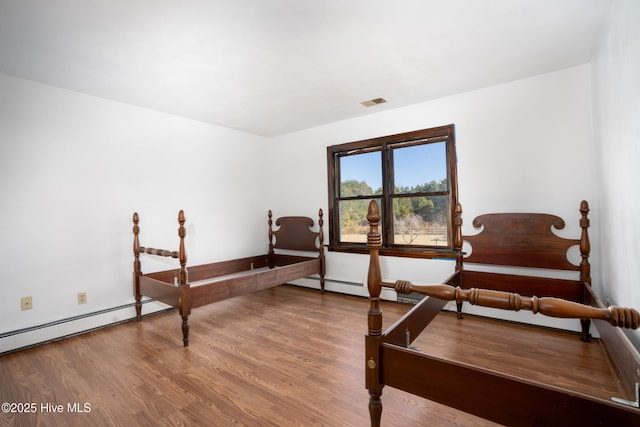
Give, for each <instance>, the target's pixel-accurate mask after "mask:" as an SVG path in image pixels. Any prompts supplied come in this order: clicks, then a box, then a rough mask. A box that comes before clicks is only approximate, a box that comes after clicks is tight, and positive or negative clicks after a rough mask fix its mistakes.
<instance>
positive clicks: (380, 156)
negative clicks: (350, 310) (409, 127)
mask: <svg viewBox="0 0 640 427" xmlns="http://www.w3.org/2000/svg"><path fill="white" fill-rule="evenodd" d="M327 163H328V172H329V249H330V250H338V251H348V252H366V251H367V250H368V249H367V233H368V232H369V226H368V225H369V224H368V222H367V208H368V205H369V202H370V201H371V200H375V201H376V202H377V203H378V207H379V208H380V214H381V220H380V225H381V228H382V230H381V234H382V248H381V251H380V253H381V254H383V255H385V254H386V255H397V256H413V257H436V256H451V251H452V250H453V231H452V224H453V215H454V208H455V205H456V203H457V199H458V197H457V176H456V158H455V136H454V126H453V125H448V126H441V127H437V128H431V129H424V130H419V131H414V132H408V133H403V134H398V135H391V136H385V137H380V138H374V139H369V140H365V141H357V142H350V143H347V144H340V145H334V146H331V147H328V148H327Z"/></svg>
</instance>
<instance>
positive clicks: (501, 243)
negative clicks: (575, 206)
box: [462, 201, 590, 271]
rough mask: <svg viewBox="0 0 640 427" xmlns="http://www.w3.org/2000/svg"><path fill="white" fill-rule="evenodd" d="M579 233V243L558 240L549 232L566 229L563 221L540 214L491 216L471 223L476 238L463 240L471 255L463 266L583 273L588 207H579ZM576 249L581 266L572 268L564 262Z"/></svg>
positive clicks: (467, 237) (586, 246)
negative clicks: (479, 265)
mask: <svg viewBox="0 0 640 427" xmlns="http://www.w3.org/2000/svg"><path fill="white" fill-rule="evenodd" d="M580 212H581V214H582V218H581V219H580V227H581V229H582V232H581V236H580V238H579V239H566V238H563V237H560V236H557V235H556V234H554V233H553V231H552V229H556V230H561V229H563V228H564V226H565V222H564V220H563V219H562V218H560V217H558V216H555V215H550V214H539V213H492V214H486V215H480V216H478V217H476V218H475V219H474V220H473V226H474V227H475V228H481V227H482V231H481V232H480V233H479V234H476V235H472V236H462V240H463V241H466V242H468V243H469V244H470V245H471V254H469V255H468V256H466V257H465V258H464V262H465V263H466V262H469V263H478V264H493V265H505V266H518V267H534V268H548V269H558V270H573V271H578V270H583V269H584V268H585V266H588V257H589V251H590V246H589V236H588V233H587V229H588V227H589V219H588V218H587V214H588V212H589V205H588V203H587V202H586V201H582V203H581V205H580ZM576 245H579V247H580V254H581V256H582V262H581V264H580V265H574V264H572V263H571V262H570V261H569V260H568V259H567V251H568V250H569V248H571V247H572V246H576Z"/></svg>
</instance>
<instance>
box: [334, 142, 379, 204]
mask: <svg viewBox="0 0 640 427" xmlns="http://www.w3.org/2000/svg"><path fill="white" fill-rule="evenodd" d="M373 194H382V157H381V154H380V151H373V152H370V153H363V154H354V155H351V156H344V157H340V197H352V196H371V195H373Z"/></svg>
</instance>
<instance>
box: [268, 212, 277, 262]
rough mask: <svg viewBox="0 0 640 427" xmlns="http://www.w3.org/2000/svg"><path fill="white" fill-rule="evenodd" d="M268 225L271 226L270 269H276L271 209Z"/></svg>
mask: <svg viewBox="0 0 640 427" xmlns="http://www.w3.org/2000/svg"><path fill="white" fill-rule="evenodd" d="M267 218H268V220H267V223H268V224H269V253H268V257H269V268H274V267H275V259H274V258H275V253H274V251H273V219H272V218H273V213H272V212H271V209H269V212H267Z"/></svg>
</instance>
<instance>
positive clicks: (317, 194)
mask: <svg viewBox="0 0 640 427" xmlns="http://www.w3.org/2000/svg"><path fill="white" fill-rule="evenodd" d="M389 101H390V102H393V100H392V99H391V100H389ZM449 123H454V124H455V126H456V146H457V151H458V160H459V162H458V172H459V194H460V201H461V203H462V206H463V209H464V213H463V218H464V221H465V223H464V224H465V226H464V230H463V231H464V233H465V234H473V233H474V232H475V231H474V230H473V227H472V226H471V220H472V219H473V218H474V217H475V216H477V215H479V214H482V213H487V212H509V211H513V212H516V211H520V212H548V213H554V214H557V215H559V216H561V217H563V218H565V219H566V220H567V227H566V228H565V229H564V230H562V231H561V232H559V233H558V234H561V235H563V236H568V237H576V236H579V230H580V228H579V224H578V220H579V218H580V213H579V211H578V209H579V205H580V201H581V200H583V199H586V200H588V201H589V202H590V203H591V206H592V211H593V212H594V213H596V212H597V211H598V203H599V198H598V191H597V189H596V186H595V183H596V180H595V177H594V175H593V173H592V172H589V171H593V169H594V164H595V156H594V141H593V128H592V107H591V68H590V66H589V65H582V66H578V67H574V68H569V69H566V70H562V71H558V72H554V73H550V74H545V75H541V76H537V77H533V78H528V79H524V80H519V81H515V82H512V83H508V84H503V85H499V86H494V87H489V88H485V89H481V90H476V91H473V92H467V93H463V94H460V95H456V96H451V97H447V98H443V99H438V100H435V101H431V102H425V103H421V104H417V105H413V106H410V107H405V108H398V109H394V110H389V111H384V112H380V113H375V114H371V115H367V116H364V117H361V118H357V119H353V120H347V121H343V122H338V123H333V124H330V125H326V126H321V127H317V128H313V129H307V130H304V131H301V132H296V133H292V134H288V135H285V136H282V137H279V138H277V139H275V140H274V141H273V142H272V143H271V144H270V147H271V148H272V149H274V150H275V151H277V152H286V153H288V156H287V157H286V158H285V157H280V159H281V160H280V166H278V165H277V164H276V165H275V167H273V168H272V171H273V173H274V174H273V179H274V181H275V182H274V184H273V185H274V186H282V187H283V188H285V189H286V191H283V192H281V193H279V194H273V204H274V205H276V206H283V207H285V208H286V209H296V210H298V211H300V212H304V211H312V210H313V209H317V207H318V206H319V205H320V206H322V207H323V208H325V209H326V206H327V164H326V163H327V161H326V147H327V146H329V145H333V144H339V143H344V142H350V141H357V140H361V139H366V138H370V137H377V136H383V135H390V134H394V133H399V132H405V131H410V130H416V129H423V128H428V127H432V126H439V125H446V124H449ZM293 195H295V197H293ZM285 208H283V210H286V209H285ZM593 225H594V226H593V227H592V229H591V237H592V239H593V240H595V241H597V239H598V227H597V225H598V222H595V224H593ZM594 256H596V254H594ZM593 261H594V264H595V265H594V270H597V265H598V260H597V257H595V259H594V260H593ZM367 265H368V257H367V256H364V255H345V254H342V253H333V252H331V253H329V256H328V260H327V276H328V277H329V278H337V279H339V280H352V281H360V282H364V281H365V278H366V274H367ZM382 269H383V276H385V278H388V279H393V280H395V279H408V280H413V281H416V282H425V283H434V282H438V283H439V282H441V281H442V280H443V279H445V278H446V277H447V276H448V275H449V274H451V273H452V272H453V269H454V263H453V261H443V260H416V259H403V258H391V257H382ZM328 288H329V289H332V288H333V289H340V290H345V291H349V290H352V289H353V288H352V287H344V286H339V285H332V284H329V285H328ZM361 292H363V293H364V294H366V290H364V289H362V290H361ZM525 316H527V315H526V314H525ZM538 317H540V316H538ZM518 318H521V317H518ZM543 323H544V321H543ZM551 323H553V324H554V325H556V324H557V322H555V321H552V322H551ZM573 323H576V322H573ZM576 325H577V323H576ZM572 329H575V328H573V327H572Z"/></svg>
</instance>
